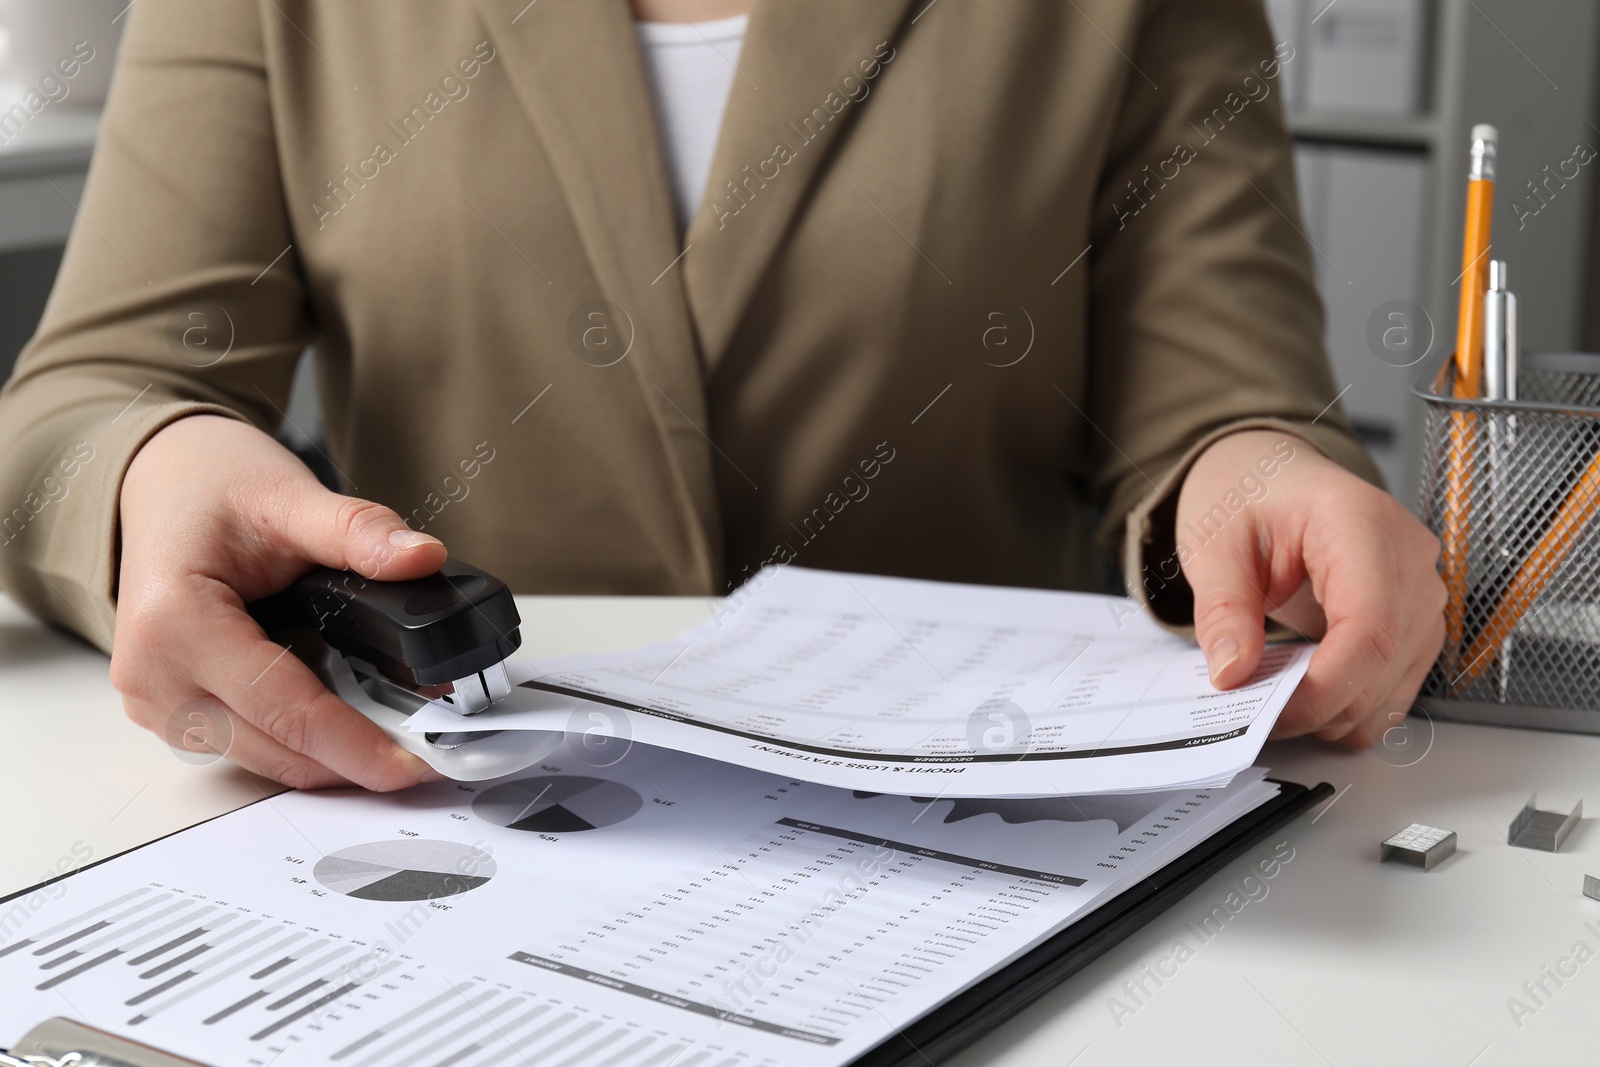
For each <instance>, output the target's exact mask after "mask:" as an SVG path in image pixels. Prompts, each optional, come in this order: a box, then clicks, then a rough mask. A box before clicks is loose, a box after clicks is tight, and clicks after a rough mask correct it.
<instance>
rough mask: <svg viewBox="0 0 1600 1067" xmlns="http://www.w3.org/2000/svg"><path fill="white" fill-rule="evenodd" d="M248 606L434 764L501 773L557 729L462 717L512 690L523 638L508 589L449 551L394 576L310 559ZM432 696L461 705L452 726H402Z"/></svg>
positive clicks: (464, 774)
mask: <svg viewBox="0 0 1600 1067" xmlns="http://www.w3.org/2000/svg"><path fill="white" fill-rule="evenodd" d="M249 610H250V614H251V616H252V617H253V618H254V619H255V620H256V622H257V623H259V624H260V625H261V628H262V629H263V630H265V631H266V632H267V636H268V637H270V638H271V639H272V640H274V641H277V642H278V643H279V644H282V645H285V646H286V647H288V648H289V650H290V651H292V652H294V653H295V655H297V656H299V657H300V659H301V660H303V661H304V662H305V663H306V664H307V665H309V666H310V667H311V668H312V669H313V670H314V671H316V672H317V675H318V676H319V677H320V678H321V679H322V681H323V684H325V685H327V687H328V688H329V689H331V690H332V691H333V692H334V693H335V694H337V695H338V696H339V698H340V699H342V700H343V701H345V703H347V704H349V705H350V706H351V707H353V708H355V709H356V710H357V711H360V712H361V713H362V714H363V715H365V716H366V717H367V718H369V719H371V720H372V721H373V722H375V723H376V724H377V725H378V726H379V727H381V728H382V729H383V731H384V733H385V734H387V735H388V736H389V737H390V738H391V739H393V740H394V741H395V742H396V743H397V744H399V745H400V746H401V747H402V748H404V749H406V750H407V751H409V752H412V753H414V754H416V755H418V756H420V757H422V759H423V760H425V761H427V763H428V764H429V765H430V766H432V767H433V768H434V769H435V770H437V771H439V772H440V773H441V774H445V775H447V776H449V777H451V778H456V779H459V780H462V781H481V780H483V779H485V778H495V777H499V776H500V775H503V774H510V773H511V772H513V771H517V770H521V769H522V768H524V767H527V766H529V765H531V764H533V763H536V762H538V761H539V760H540V759H542V758H544V757H545V756H546V755H547V754H548V753H549V752H551V751H552V750H553V749H554V747H555V744H556V742H557V741H559V735H556V736H555V737H552V735H550V734H548V733H545V732H542V731H493V730H473V729H472V728H471V716H473V715H476V714H478V713H479V712H481V711H483V710H485V709H486V708H488V707H490V706H491V705H492V704H494V703H495V702H496V701H498V700H500V699H502V698H503V697H505V696H507V695H509V694H510V692H511V683H510V679H509V677H508V676H507V674H506V667H505V661H506V659H507V657H509V656H510V655H511V654H512V653H513V652H515V651H516V650H517V648H518V647H519V646H520V645H521V644H522V635H521V633H520V628H521V625H522V618H521V616H520V615H518V614H517V606H516V603H515V601H513V600H512V597H511V590H510V589H509V588H508V587H507V586H506V584H505V583H504V582H502V581H501V580H500V579H498V578H495V577H493V576H492V575H489V574H486V573H484V572H483V571H480V570H478V569H477V568H476V567H471V566H468V565H467V564H465V563H462V562H461V561H459V560H456V559H450V560H447V561H446V562H445V565H444V566H443V567H441V568H440V569H439V571H438V572H437V573H434V574H430V575H428V576H427V577H425V578H417V579H414V580H411V581H401V582H380V581H374V580H372V579H368V578H363V577H362V576H361V575H360V574H357V573H356V572H355V571H336V570H333V569H331V568H329V567H315V568H313V569H312V570H310V571H307V572H306V573H305V574H303V575H301V576H300V577H299V578H297V579H296V580H295V581H294V582H293V584H291V585H290V586H289V587H288V588H287V589H284V590H282V591H281V592H278V593H274V594H272V595H271V596H268V597H264V598H262V599H261V600H257V601H256V602H254V603H253V604H251V605H250V607H249ZM432 700H438V701H442V702H443V703H445V704H448V705H450V706H451V707H453V708H454V709H455V710H456V711H457V712H458V713H460V715H461V716H462V727H463V728H462V730H461V731H458V732H453V733H413V732H411V731H410V730H408V729H406V725H405V724H406V720H407V719H409V718H410V717H411V715H412V713H414V712H415V711H416V710H417V709H419V708H421V707H422V706H423V705H424V704H426V703H428V702H429V701H432Z"/></svg>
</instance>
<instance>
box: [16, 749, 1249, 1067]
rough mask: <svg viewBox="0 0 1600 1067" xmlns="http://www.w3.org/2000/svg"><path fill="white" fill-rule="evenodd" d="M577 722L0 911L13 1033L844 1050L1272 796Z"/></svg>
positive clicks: (556, 1064) (494, 1055)
mask: <svg viewBox="0 0 1600 1067" xmlns="http://www.w3.org/2000/svg"><path fill="white" fill-rule="evenodd" d="M589 759H590V754H589V753H588V752H586V750H585V749H584V748H583V746H582V742H581V740H580V739H577V738H574V739H572V740H571V742H570V743H564V744H563V746H562V747H560V748H557V749H555V750H553V751H552V753H551V755H550V757H549V759H548V760H547V761H546V762H545V763H544V764H543V765H541V766H539V767H536V768H530V769H529V770H527V771H524V772H521V773H519V774H517V775H514V776H511V777H508V778H506V779H500V780H496V781H492V782H482V783H474V784H470V785H469V784H465V783H457V782H439V783H434V784H431V785H425V786H420V787H418V788H415V789H412V790H408V791H406V792H403V793H398V794H388V795H378V794H369V793H364V792H360V791H356V790H344V791H330V792H324V793H315V794H312V793H286V794H283V795H280V796H276V797H273V798H271V799H267V800H263V801H261V802H259V803H257V804H254V805H251V806H250V807H247V808H243V809H241V810H239V811H236V812H233V813H231V814H229V815H225V816H222V817H220V818H218V819H215V820H212V821H211V822H208V823H204V824H202V825H200V826H197V827H194V828H192V829H190V830H187V831H184V832H182V833H179V834H176V835H174V836H172V837H168V838H164V839H162V840H160V841H157V842H154V843H153V844H150V845H147V846H145V847H143V848H140V849H136V850H134V851H133V852H130V853H127V854H124V855H122V856H119V857H116V858H114V859H112V860H110V861H108V862H106V863H103V864H99V865H97V866H94V867H91V868H89V869H87V870H84V871H81V872H79V873H77V874H75V875H72V876H71V877H69V878H66V879H64V880H62V881H59V882H56V883H54V884H51V885H48V886H44V887H40V888H38V889H35V890H33V891H31V892H30V893H26V894H23V895H21V896H18V897H15V898H13V899H12V900H10V901H8V902H6V903H4V904H0V989H4V990H5V996H3V997H0V1045H8V1044H10V1043H12V1042H14V1041H15V1040H16V1039H18V1038H19V1037H21V1036H22V1034H23V1033H24V1032H25V1031H27V1030H28V1029H29V1028H30V1027H32V1026H33V1025H34V1024H36V1023H38V1022H39V1021H40V1020H42V1019H45V1018H48V1017H50V1016H54V1015H65V1016H69V1017H72V1018H75V1019H77V1020H79V1021H81V1022H85V1023H89V1024H91V1025H93V1026H96V1027H100V1028H103V1029H105V1030H107V1031H109V1032H111V1033H115V1034H121V1035H124V1036H126V1037H130V1038H133V1039H136V1040H139V1041H143V1042H147V1043H149V1044H153V1045H156V1046H159V1047H163V1048H166V1049H169V1050H171V1051H173V1052H177V1053H179V1054H182V1055H185V1056H189V1057H192V1058H195V1059H198V1060H200V1061H202V1062H205V1063H208V1064H212V1065H214V1067H269V1065H270V1067H313V1065H316V1067H324V1065H331V1067H432V1065H444V1064H448V1065H450V1067H490V1065H495V1067H499V1065H503V1064H536V1065H538V1067H765V1065H779V1064H783V1065H792V1067H836V1065H840V1064H846V1063H848V1062H850V1061H851V1060H852V1059H854V1058H855V1057H857V1056H859V1055H861V1054H862V1053H863V1052H865V1051H866V1050H868V1049H870V1048H872V1047H874V1046H875V1045H877V1044H879V1043H880V1042H882V1041H884V1040H886V1039H888V1038H889V1037H891V1036H892V1035H893V1034H894V1033H895V1032H896V1030H897V1029H898V1028H900V1027H903V1026H905V1025H907V1024H908V1023H910V1022H911V1021H913V1020H914V1019H916V1018H918V1017H921V1016H923V1015H925V1014H927V1013H928V1012H929V1011H931V1010H933V1009H935V1008H936V1007H937V1006H938V1005H939V1004H941V1003H943V1002H944V1001H946V1000H948V999H949V998H950V997H951V996H953V995H954V994H956V993H957V992H959V991H960V990H962V989H963V988H965V987H967V986H968V985H970V984H972V983H973V982H975V981H977V980H978V979H979V978H981V977H982V976H984V975H986V974H989V973H991V972H993V971H995V970H996V969H997V968H999V967H1001V966H1003V965H1004V964H1005V963H1007V962H1008V961H1010V960H1012V959H1015V958H1016V957H1017V956H1019V955H1020V954H1022V953H1023V952H1025V951H1026V950H1028V949H1029V948H1030V947H1033V946H1035V945H1038V944H1039V943H1041V942H1042V941H1043V940H1044V939H1045V938H1047V937H1048V936H1050V935H1051V934H1053V933H1056V932H1058V931H1060V930H1062V929H1064V928H1066V927H1067V926H1068V925H1069V924H1070V923H1072V922H1073V921H1074V920H1075V919H1076V918H1078V917H1079V916H1082V915H1084V914H1085V913H1086V912H1087V911H1089V910H1090V909H1092V908H1093V907H1094V906H1095V905H1096V904H1098V903H1100V902H1102V901H1104V900H1106V899H1108V898H1109V897H1110V896H1111V895H1113V894H1115V893H1117V892H1120V891H1121V890H1123V889H1125V888H1127V887H1129V886H1131V885H1133V884H1134V883H1136V882H1138V881H1140V880H1141V879H1142V878H1143V877H1144V876H1145V875H1147V874H1148V873H1150V872H1153V871H1154V870H1156V869H1157V868H1159V867H1161V866H1162V865H1164V864H1166V863H1168V862H1170V861H1171V860H1173V859H1174V858H1176V857H1177V856H1179V855H1181V854H1182V853H1184V852H1186V851H1187V850H1189V849H1191V848H1193V847H1195V846H1196V845H1198V844H1200V843H1201V842H1203V841H1205V840H1206V838H1208V837H1209V836H1211V835H1212V834H1213V833H1215V832H1217V831H1218V830H1219V829H1221V828H1222V827H1224V826H1226V825H1227V824H1229V823H1231V822H1233V821H1234V820H1235V819H1237V818H1238V817H1239V816H1241V815H1242V814H1244V813H1246V812H1248V811H1249V810H1251V809H1253V808H1255V807H1256V806H1258V805H1260V804H1261V803H1264V802H1265V801H1267V800H1268V799H1270V798H1271V797H1273V796H1274V795H1276V793H1277V786H1276V785H1275V784H1273V783H1270V782H1265V781H1263V780H1262V776H1263V774H1264V772H1263V771H1262V770H1261V769H1259V768H1254V769H1252V770H1251V771H1249V772H1248V773H1245V774H1240V775H1238V776H1237V777H1236V778H1235V780H1234V782H1233V783H1232V784H1231V785H1229V786H1227V787H1226V788H1220V789H1203V790H1180V791H1172V792H1164V793H1141V794H1135V795H1127V796H1111V797H1104V796H1103V797H1084V798H1073V797H1052V798H1046V799H1031V800H1015V799H1012V800H969V799H952V798H949V797H945V798H940V797H938V796H935V795H931V794H930V795H928V796H920V797H906V796H893V795H887V794H881V793H869V792H861V791H849V790H840V789H833V788H829V787H826V786H820V785H815V784H812V783H808V782H804V781H801V780H800V779H798V778H794V777H778V776H774V775H768V774H763V773H760V772H757V771H753V770H748V769H745V768H739V767H729V766H726V765H723V764H718V763H713V762H710V761H707V760H704V759H701V758H699V757H695V756H691V755H687V754H684V753H680V752H674V751H670V750H664V749H653V748H649V747H647V746H644V745H640V744H631V745H629V746H627V751H626V752H625V753H624V754H623V755H622V757H621V758H620V759H617V760H616V761H615V762H614V763H612V764H611V765H609V766H605V767H597V766H594V765H593V764H592V763H591V762H588V760H589Z"/></svg>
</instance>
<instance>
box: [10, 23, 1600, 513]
mask: <svg viewBox="0 0 1600 1067" xmlns="http://www.w3.org/2000/svg"><path fill="white" fill-rule="evenodd" d="M137 2H138V0H132V3H130V2H129V0H0V30H3V35H0V373H9V369H10V366H11V363H12V361H13V360H14V358H15V356H16V353H17V352H18V350H19V349H20V348H21V347H22V345H23V344H24V343H25V342H26V340H27V338H28V337H29V336H30V334H31V333H32V331H33V328H34V325H35V324H36V323H37V321H38V318H39V313H40V310H41V308H42V307H43V304H44V301H45V298H46V296H47V295H48V293H49V289H50V284H51V281H52V279H53V277H54V275H55V271H56V268H57V266H58V264H59V261H60V255H61V246H62V242H63V241H64V239H65V237H66V235H67V232H68V229H69V228H70V227H71V225H72V223H73V221H74V218H75V212H76V209H75V206H74V205H75V204H76V203H77V202H78V201H79V199H80V197H81V195H82V190H83V182H84V175H85V171H86V168H87V166H88V163H89V158H90V155H91V153H92V151H93V147H94V138H95V133H96V129H97V126H98V118H99V105H100V104H101V103H102V102H103V100H104V95H105V88H106V84H107V81H108V80H109V74H110V71H111V68H112V64H113V63H114V51H115V44H116V40H117V37H118V35H119V32H120V29H121V26H122V25H123V23H124V22H125V20H126V14H127V11H128V9H129V8H130V7H132V6H133V4H134V3H137ZM616 2H619V3H620V2H621V0H616ZM788 2H794V0H788ZM867 2H870V0H867ZM953 2H954V0H953ZM958 2H977V0H958ZM1266 6H1267V11H1268V16H1269V18H1270V19H1271V21H1272V24H1273V28H1274V34H1275V36H1276V37H1277V39H1278V40H1279V41H1281V42H1286V43H1287V44H1288V45H1289V46H1290V47H1291V48H1292V49H1293V58H1292V59H1290V60H1289V61H1288V62H1286V63H1285V64H1284V65H1283V72H1282V75H1281V76H1280V77H1279V79H1278V80H1277V85H1276V89H1275V91H1279V92H1282V93H1283V94H1284V101H1285V103H1286V105H1287V107H1288V111H1289V125H1290V129H1291V131H1292V132H1293V134H1294V137H1295V141H1296V145H1297V149H1296V162H1297V167H1298V174H1299V187H1300V197H1301V209H1302V215H1303V227H1304V230H1305V233H1306V236H1307V237H1308V238H1309V239H1310V241H1311V242H1312V244H1313V245H1314V247H1315V249H1316V251H1315V253H1314V259H1315V261H1316V264H1317V269H1318V276H1319V283H1320V285H1321V288H1322V292H1323V297H1324V299H1325V301H1326V303H1327V307H1328V334H1327V341H1328V346H1329V350H1330V353H1331V355H1332V358H1333V363H1334V368H1335V375H1336V377H1337V379H1338V384H1339V386H1340V388H1346V387H1347V389H1346V392H1345V393H1344V394H1343V401H1342V403H1343V404H1344V407H1345V410H1346V411H1347V412H1348V413H1349V414H1350V416H1351V417H1352V418H1353V419H1354V420H1355V422H1356V425H1357V427H1358V428H1359V429H1360V430H1361V432H1362V434H1363V436H1364V437H1365V438H1366V440H1367V442H1368V444H1369V446H1370V447H1371V449H1372V451H1373V453H1374V454H1375V455H1376V456H1377V458H1378V460H1379V463H1380V465H1381V466H1382V468H1383V470H1384V473H1385V474H1386V476H1387V477H1388V479H1389V482H1390V487H1391V488H1392V489H1393V490H1394V491H1395V492H1396V494H1397V495H1399V496H1400V497H1401V498H1402V499H1403V500H1405V501H1406V502H1407V503H1414V500H1415V495H1416V485H1415V481H1416V477H1415V470H1416V462H1417V455H1418V451H1419V446H1420V442H1419V440H1418V437H1419V433H1418V428H1419V423H1420V411H1419V409H1418V405H1417V403H1416V402H1415V401H1414V400H1412V398H1411V397H1410V392H1409V391H1410V386H1411V383H1412V381H1413V380H1414V379H1415V377H1416V375H1417V374H1418V371H1419V368H1418V366H1416V363H1417V361H1418V360H1420V359H1421V358H1422V357H1423V356H1424V354H1425V352H1426V351H1427V350H1428V349H1429V347H1430V346H1431V350H1432V351H1433V352H1439V351H1448V350H1449V349H1450V348H1451V347H1453V339H1454V331H1455V303H1456V293H1457V290H1456V288H1455V280H1456V278H1457V276H1458V273H1459V271H1460V269H1461V265H1460V258H1461V254H1460V242H1461V219H1462V212H1463V205H1464V190H1465V175H1466V167H1467V147H1468V144H1467V135H1468V131H1469V129H1470V128H1471V126H1472V124H1473V123H1476V122H1488V123H1492V124H1494V125H1495V126H1497V127H1498V128H1499V130H1500V170H1499V182H1498V188H1497V198H1496V205H1495V220H1494V252H1493V254H1494V256H1495V257H1496V258H1501V259H1505V260H1507V261H1508V263H1509V273H1510V283H1511V288H1512V289H1513V290H1514V291H1515V292H1516V293H1517V295H1518V297H1519V299H1520V301H1521V309H1522V324H1523V327H1522V329H1523V347H1524V348H1525V349H1549V350H1579V349H1582V350H1590V351H1593V350H1597V349H1600V306H1597V304H1600V302H1596V301H1593V300H1589V299H1586V297H1587V296H1588V294H1590V293H1592V292H1594V291H1595V284H1596V281H1597V279H1600V274H1597V273H1596V271H1597V268H1600V263H1597V262H1596V258H1595V255H1594V250H1595V249H1596V248H1600V240H1596V237H1597V230H1600V212H1597V211H1596V210H1595V199H1596V195H1597V193H1600V186H1597V184H1596V182H1595V181H1594V176H1593V171H1594V170H1595V165H1596V164H1600V112H1597V98H1596V90H1597V87H1596V84H1595V82H1596V78H1595V72H1596V69H1597V67H1600V64H1597V62H1596V61H1597V58H1600V55H1597V52H1600V0H1559V2H1557V0H1541V2H1537V3H1528V2H1527V0H1266ZM81 41H87V42H88V43H89V45H90V47H92V48H93V49H95V58H94V59H93V60H91V61H88V62H87V63H81V64H80V69H79V70H78V72H77V73H76V74H75V75H74V76H73V77H72V78H71V79H63V78H62V77H61V75H60V73H59V70H60V68H59V67H58V64H59V62H60V61H61V60H62V59H63V58H66V57H70V56H72V55H73V54H74V49H75V47H77V46H78V42H81ZM47 78H55V79H56V81H57V83H61V84H65V85H66V86H67V90H66V92H65V93H64V94H63V92H62V90H61V89H60V88H59V85H58V84H52V83H47V82H46V81H45V79H47ZM30 93H34V94H35V95H32V96H31V97H30ZM52 97H59V99H51V98H52ZM41 99H43V100H45V103H44V105H43V106H42V107H39V108H38V109H37V110H36V111H34V110H31V109H30V107H29V103H28V102H29V101H30V100H31V101H32V102H34V103H35V104H37V103H38V101H40V100H41ZM19 107H20V110H19ZM1197 118H1198V117H1197ZM1396 316H1398V317H1396ZM303 369H304V368H303ZM290 416H291V420H292V421H293V423H294V424H295V425H296V426H298V427H299V428H300V429H301V430H304V431H307V432H310V433H315V432H316V430H315V427H316V426H317V425H319V422H320V420H319V419H317V417H316V412H315V398H314V395H313V390H312V389H311V379H310V376H309V375H307V374H302V375H300V378H299V380H298V381H297V389H296V397H295V401H294V403H293V405H292V406H291V409H290ZM291 432H292V431H291Z"/></svg>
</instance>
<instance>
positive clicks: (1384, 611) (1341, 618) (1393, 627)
mask: <svg viewBox="0 0 1600 1067" xmlns="http://www.w3.org/2000/svg"><path fill="white" fill-rule="evenodd" d="M1364 525H1365V524H1363V528H1364ZM1360 534H1361V530H1357V531H1356V533H1355V535H1352V536H1338V532H1337V531H1329V535H1330V540H1331V541H1332V545H1331V547H1330V548H1329V549H1328V551H1326V552H1317V551H1312V550H1308V551H1307V560H1306V564H1307V569H1308V570H1309V571H1310V572H1311V576H1312V580H1313V582H1314V583H1316V584H1317V585H1318V587H1319V592H1320V599H1321V601H1322V606H1323V610H1324V612H1325V613H1326V615H1327V618H1328V632H1327V633H1326V634H1325V635H1324V636H1323V638H1322V641H1321V643H1320V644H1318V646H1317V651H1316V652H1315V653H1314V654H1313V655H1312V657H1311V665H1310V667H1309V669H1307V671H1306V676H1305V678H1304V680H1302V681H1301V683H1300V686H1299V688H1298V689H1296V690H1295V694H1294V696H1293V697H1292V698H1291V699H1290V701H1289V705H1288V706H1287V707H1286V708H1285V709H1284V718H1285V719H1286V720H1288V722H1289V723H1290V724H1292V725H1294V726H1297V727H1298V729H1299V732H1302V733H1305V732H1312V731H1316V730H1319V729H1323V728H1325V727H1328V726H1329V724H1330V723H1332V722H1333V720H1334V719H1335V718H1336V717H1337V716H1338V715H1339V713H1340V712H1342V711H1344V710H1346V709H1347V708H1351V706H1352V705H1356V704H1357V703H1358V702H1359V701H1361V700H1362V698H1363V697H1364V696H1365V697H1368V698H1369V703H1368V704H1367V705H1366V707H1365V710H1366V711H1368V712H1370V711H1371V709H1372V707H1373V706H1374V704H1375V702H1376V700H1377V699H1378V698H1379V697H1380V695H1386V694H1387V693H1388V692H1389V691H1391V690H1392V689H1393V688H1394V687H1395V685H1396V684H1397V680H1398V678H1399V676H1400V674H1401V673H1402V670H1403V667H1404V666H1406V665H1409V664H1410V662H1411V656H1410V655H1407V656H1406V657H1405V658H1404V659H1401V650H1402V649H1403V648H1405V647H1406V644H1407V641H1406V635H1405V632H1404V625H1403V621H1402V612H1403V611H1406V610H1408V609H1409V607H1410V606H1409V605H1407V604H1405V603H1404V601H1405V599H1406V597H1405V596H1404V595H1401V591H1403V590H1404V589H1405V588H1406V584H1405V583H1403V582H1401V581H1400V580H1399V575H1397V574H1396V573H1395V571H1394V561H1393V559H1392V558H1391V556H1390V554H1389V552H1388V551H1386V549H1387V547H1388V546H1387V543H1386V542H1385V541H1384V540H1383V539H1382V538H1377V537H1373V536H1370V534H1367V535H1365V536H1362V535H1360Z"/></svg>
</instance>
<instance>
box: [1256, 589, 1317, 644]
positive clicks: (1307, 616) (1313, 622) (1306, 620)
mask: <svg viewBox="0 0 1600 1067" xmlns="http://www.w3.org/2000/svg"><path fill="white" fill-rule="evenodd" d="M1268 606H1269V607H1270V608H1271V609H1272V610H1270V611H1268V612H1267V618H1269V619H1271V620H1272V621H1274V622H1276V623H1279V624H1281V625H1283V626H1287V627H1288V628H1289V629H1291V630H1293V631H1294V632H1295V633H1297V634H1300V635H1302V636H1304V637H1309V638H1311V640H1313V641H1315V640H1318V639H1319V638H1321V637H1322V635H1323V634H1325V633H1327V632H1328V617H1327V616H1326V615H1324V614H1323V613H1322V605H1321V604H1318V603H1317V593H1316V590H1315V588H1313V586H1312V584H1311V579H1309V578H1307V579H1306V580H1305V581H1303V582H1301V583H1300V588H1299V589H1296V590H1295V591H1294V595H1292V596H1290V597H1289V598H1288V599H1286V600H1280V601H1278V602H1276V603H1269V605H1268Z"/></svg>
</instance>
